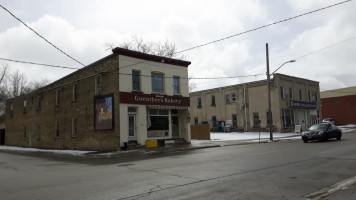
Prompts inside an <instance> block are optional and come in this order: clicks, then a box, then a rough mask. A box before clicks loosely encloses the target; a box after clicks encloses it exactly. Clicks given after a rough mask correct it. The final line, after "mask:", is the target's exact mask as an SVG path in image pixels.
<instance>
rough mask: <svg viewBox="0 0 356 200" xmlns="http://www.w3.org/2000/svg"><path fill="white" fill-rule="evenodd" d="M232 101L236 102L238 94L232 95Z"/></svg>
mask: <svg viewBox="0 0 356 200" xmlns="http://www.w3.org/2000/svg"><path fill="white" fill-rule="evenodd" d="M231 101H236V94H235V93H231Z"/></svg>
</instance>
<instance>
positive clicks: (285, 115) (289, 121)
mask: <svg viewBox="0 0 356 200" xmlns="http://www.w3.org/2000/svg"><path fill="white" fill-rule="evenodd" d="M281 116H282V123H283V127H284V128H293V127H294V111H293V109H282V110H281Z"/></svg>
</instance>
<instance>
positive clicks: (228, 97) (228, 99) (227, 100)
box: [225, 94, 230, 103]
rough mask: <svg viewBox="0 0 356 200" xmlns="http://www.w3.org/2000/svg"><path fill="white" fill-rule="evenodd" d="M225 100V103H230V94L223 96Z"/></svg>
mask: <svg viewBox="0 0 356 200" xmlns="http://www.w3.org/2000/svg"><path fill="white" fill-rule="evenodd" d="M225 101H226V103H230V95H228V94H227V95H226V96H225Z"/></svg>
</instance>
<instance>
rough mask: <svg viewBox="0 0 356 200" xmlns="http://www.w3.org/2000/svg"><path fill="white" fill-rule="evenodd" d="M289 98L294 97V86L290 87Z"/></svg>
mask: <svg viewBox="0 0 356 200" xmlns="http://www.w3.org/2000/svg"><path fill="white" fill-rule="evenodd" d="M289 98H290V99H293V88H289Z"/></svg>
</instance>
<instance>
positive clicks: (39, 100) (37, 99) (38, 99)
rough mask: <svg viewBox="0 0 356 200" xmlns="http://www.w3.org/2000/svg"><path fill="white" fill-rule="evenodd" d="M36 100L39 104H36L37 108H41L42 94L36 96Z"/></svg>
mask: <svg viewBox="0 0 356 200" xmlns="http://www.w3.org/2000/svg"><path fill="white" fill-rule="evenodd" d="M36 102H37V105H36V107H37V110H41V97H40V96H38V97H37V98H36Z"/></svg>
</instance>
